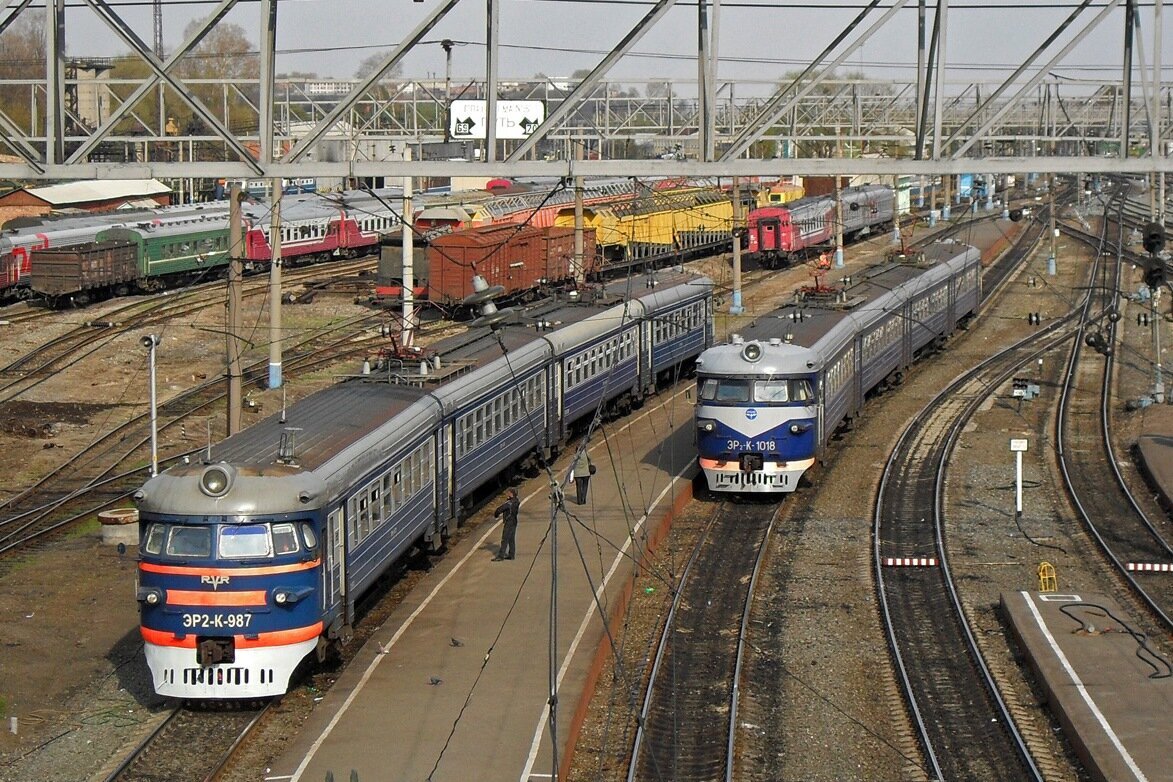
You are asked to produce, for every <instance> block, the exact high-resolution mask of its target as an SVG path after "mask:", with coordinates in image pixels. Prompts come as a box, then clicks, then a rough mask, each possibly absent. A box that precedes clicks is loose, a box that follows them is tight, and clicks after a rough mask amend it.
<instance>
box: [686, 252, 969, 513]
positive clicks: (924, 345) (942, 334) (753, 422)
mask: <svg viewBox="0 0 1173 782" xmlns="http://www.w3.org/2000/svg"><path fill="white" fill-rule="evenodd" d="M901 259H902V260H899V261H889V262H886V263H884V264H880V265H877V266H874V267H871V268H869V269H867V270H864V271H863V272H861V273H859V274H857V275H854V278H853V279H852V281H851V282H850V284H848V285H847V286H846V287H844V288H842V289H838V290H830V289H827V290H824V289H817V290H814V291H811V292H808V293H805V294H802V295H798V294H796V297H795V301H794V302H793V303H790V304H787V305H785V306H783V307H780V308H778V309H776V310H774V311H772V312H770V313H767V314H765V315H762V316H761V317H758V318H757V319H755V320H754V321H753V323H751V324H750V325H749V326H747V327H746V328H744V329H742V330H741V332H740V333H738V334H734V335H733V336H732V337H731V339H730V341H729V343H728V344H723V345H718V346H715V347H712V348H710V349H709V350H706V351H705V352H704V353H703V354H701V357H700V358H699V359H698V360H697V400H696V405H695V411H694V415H695V423H696V447H697V457H698V460H699V463H700V467H701V469H702V470H703V471H704V474H705V479H706V482H707V484H708V487H709V489H711V490H712V491H715V492H749V493H782V492H792V491H794V490H795V489H796V488H797V487H798V484H799V479H800V478H801V477H802V476H803V474H804V473H806V471H807V470H809V469H810V468H811V467H812V466H813V465H814V464H815V461H816V459H818V458H819V457H820V456H821V455H822V453H823V451H824V449H825V448H826V445H827V442H828V440H829V439H830V437H831V435H832V434H833V433H834V432H835V431H836V430H837V429H838V428H839V427H840V426H841V425H843V424H844V423H845V422H847V421H849V420H850V419H851V418H853V417H854V416H856V415H858V414H859V412H860V410H861V408H862V406H863V404H864V400H865V398H866V397H867V396H868V395H869V394H870V393H872V392H874V391H876V390H879V389H881V388H883V387H884V386H885V385H886V384H888V383H891V382H894V381H898V380H899V379H900V378H901V376H902V374H903V373H904V372H905V371H906V370H907V369H908V367H909V366H910V365H911V364H912V363H913V362H914V361H915V360H916V359H917V358H918V357H919V356H921V355H922V354H923V353H925V352H926V351H928V350H930V349H931V348H933V347H935V346H939V345H941V344H943V342H944V340H945V338H947V337H948V336H949V335H950V334H951V333H952V332H953V331H954V329H956V328H957V327H958V325H960V324H961V323H963V322H964V321H966V320H967V319H968V318H970V317H972V316H974V315H975V314H976V313H977V311H978V308H979V306H980V304H981V256H980V253H979V252H978V250H976V249H975V248H973V247H970V246H968V245H964V244H958V243H953V242H936V243H933V244H930V245H928V246H926V247H925V248H924V250H923V251H922V252H919V253H915V254H913V255H912V256H910V257H904V256H901Z"/></svg>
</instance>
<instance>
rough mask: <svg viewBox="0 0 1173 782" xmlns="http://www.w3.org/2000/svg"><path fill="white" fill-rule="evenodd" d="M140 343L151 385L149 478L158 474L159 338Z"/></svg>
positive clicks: (156, 336) (148, 338) (151, 336)
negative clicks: (157, 360) (145, 354)
mask: <svg viewBox="0 0 1173 782" xmlns="http://www.w3.org/2000/svg"><path fill="white" fill-rule="evenodd" d="M140 342H142V345H143V347H144V348H146V349H147V374H148V376H149V382H150V384H151V477H152V478H154V477H155V476H156V475H158V474H159V405H158V397H157V396H156V395H155V348H157V347H159V336H158V335H157V334H147V335H146V336H145V337H143V338H142V339H141V340H140Z"/></svg>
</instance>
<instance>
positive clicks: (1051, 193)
mask: <svg viewBox="0 0 1173 782" xmlns="http://www.w3.org/2000/svg"><path fill="white" fill-rule="evenodd" d="M1047 203H1048V208H1047V212H1048V214H1049V219H1048V221H1047V222H1048V227H1047V230H1048V231H1049V232H1050V234H1051V254H1050V255H1048V256H1047V276H1049V277H1054V276H1055V272H1056V269H1055V250H1056V247H1055V245H1056V241H1057V240H1056V237H1057V236H1058V235H1059V231H1058V230H1056V228H1055V177H1053V176H1048V177H1047Z"/></svg>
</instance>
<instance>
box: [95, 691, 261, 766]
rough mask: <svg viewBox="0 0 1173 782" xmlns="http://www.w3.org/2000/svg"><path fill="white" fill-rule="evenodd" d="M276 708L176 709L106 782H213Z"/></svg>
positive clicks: (125, 759) (248, 706)
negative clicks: (211, 781) (186, 780)
mask: <svg viewBox="0 0 1173 782" xmlns="http://www.w3.org/2000/svg"><path fill="white" fill-rule="evenodd" d="M271 708H274V706H273V705H272V703H266V704H264V705H261V706H257V705H252V704H246V705H244V706H233V707H231V708H224V707H223V705H222V704H221V705H220V706H218V707H216V708H211V709H203V708H201V709H194V708H187V707H177V708H175V709H173V710H172V711H171V712H170V713H169V714H168V715H167V716H166V717H165V718H164V719H163V720H162V721H161V722H160V723H159V725H158V726H157V727H156V728H155V730H153V731H152V732H151V733H150V735H148V736H147V737H146V738H144V739H143V740H142V741H141V742H140V743H139V744H138V745H137V746H135V747H134V749H133V750H132V751H131V752H130V753H129V754H128V755H127V756H126V758H124V759H123V760H122V762H121V763H119V764H118V766H117V768H115V769H114V771H112V772H111V773H110V774H109V775H107V776H106V778H105V782H156V781H157V780H164V779H165V780H184V779H189V780H214V779H219V778H220V775H221V773H222V772H223V771H224V770H225V769H226V768H228V767H230V766H231V764H232V759H233V756H234V755H235V753H236V750H237V749H238V748H239V747H241V746H242V745H243V744H244V742H245V741H247V740H248V736H249V734H251V733H252V732H253V731H254V730H255V729H256V728H257V726H258V725H259V724H260V723H261V721H262V720H263V719H264V718H265V716H266V715H267V714H268V713H269V710H270V709H271Z"/></svg>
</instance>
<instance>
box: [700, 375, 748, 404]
mask: <svg viewBox="0 0 1173 782" xmlns="http://www.w3.org/2000/svg"><path fill="white" fill-rule="evenodd" d="M700 397H701V399H702V400H703V401H705V402H748V401H749V381H748V380H718V379H717V378H706V379H705V381H704V382H703V383H701V390H700Z"/></svg>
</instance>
